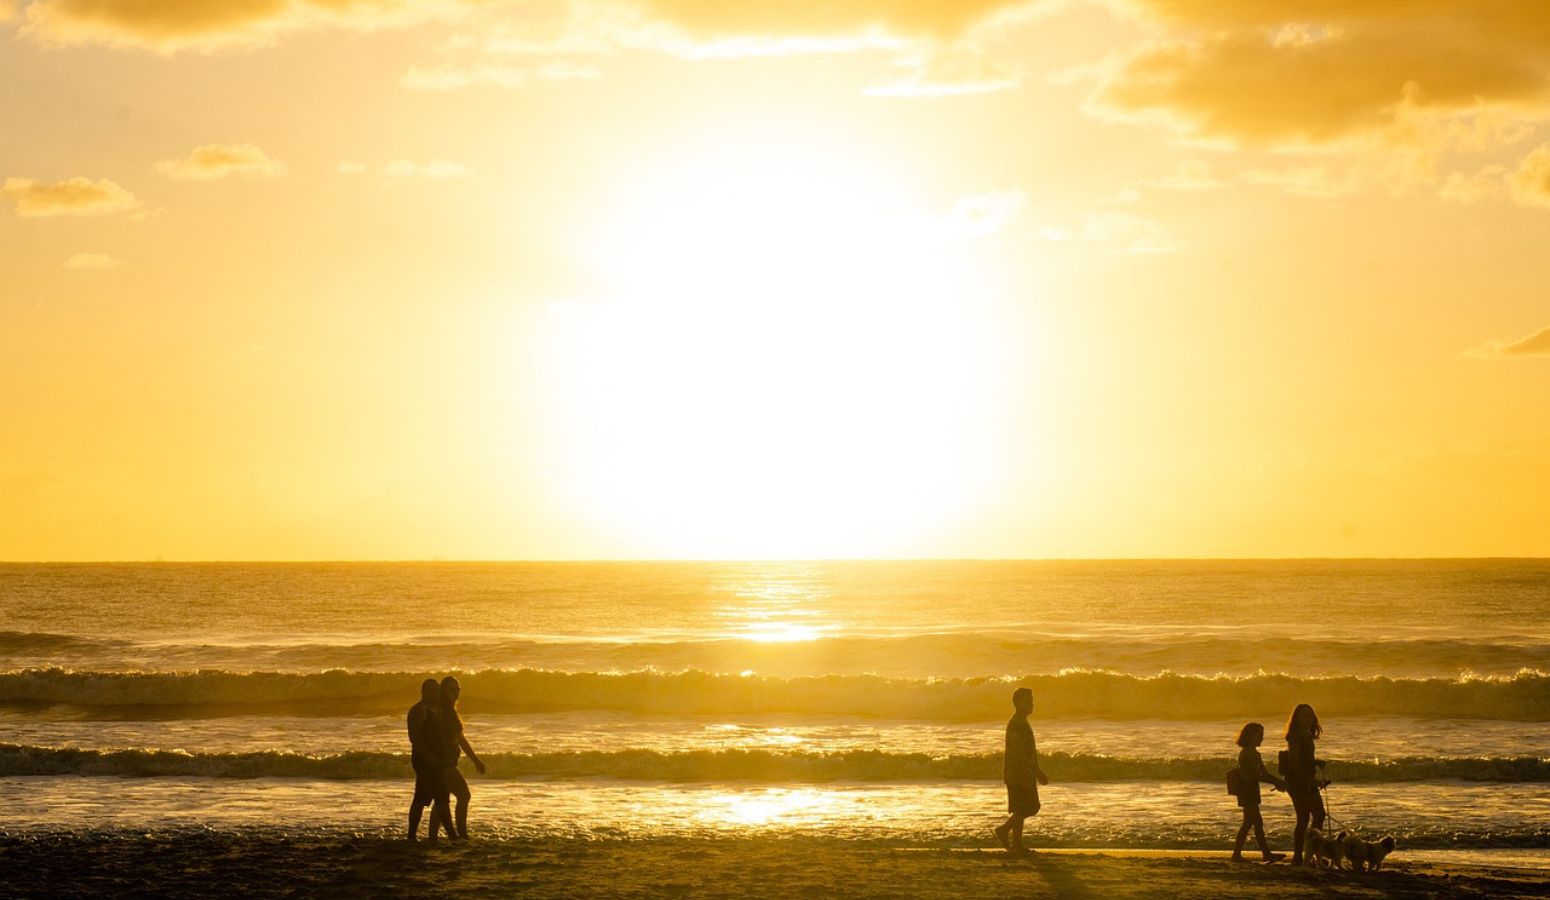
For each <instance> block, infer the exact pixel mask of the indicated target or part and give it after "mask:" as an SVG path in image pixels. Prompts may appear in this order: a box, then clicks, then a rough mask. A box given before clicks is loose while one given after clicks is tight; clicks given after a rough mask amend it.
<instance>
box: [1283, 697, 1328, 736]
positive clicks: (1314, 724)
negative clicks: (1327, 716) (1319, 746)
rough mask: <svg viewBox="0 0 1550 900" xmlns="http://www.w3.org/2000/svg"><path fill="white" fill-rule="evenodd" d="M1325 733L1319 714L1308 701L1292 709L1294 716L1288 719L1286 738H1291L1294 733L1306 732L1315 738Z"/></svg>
mask: <svg viewBox="0 0 1550 900" xmlns="http://www.w3.org/2000/svg"><path fill="white" fill-rule="evenodd" d="M1323 733H1324V728H1323V726H1321V725H1319V714H1318V713H1316V712H1314V711H1313V707H1312V706H1310V705H1308V704H1306V703H1299V704H1297V707H1296V708H1295V709H1293V710H1292V717H1291V718H1289V719H1287V720H1286V738H1287V740H1291V738H1292V736H1293V735H1297V734H1306V735H1307V736H1308V737H1311V738H1313V739H1314V740H1318V739H1319V735H1321V734H1323Z"/></svg>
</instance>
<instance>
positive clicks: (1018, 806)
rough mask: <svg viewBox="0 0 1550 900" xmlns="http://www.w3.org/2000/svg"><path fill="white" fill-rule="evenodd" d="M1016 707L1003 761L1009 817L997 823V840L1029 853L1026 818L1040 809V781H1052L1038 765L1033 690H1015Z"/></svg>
mask: <svg viewBox="0 0 1550 900" xmlns="http://www.w3.org/2000/svg"><path fill="white" fill-rule="evenodd" d="M1012 706H1013V707H1014V708H1015V709H1016V710H1017V711H1016V712H1015V713H1013V714H1012V718H1010V719H1008V720H1007V723H1006V758H1005V759H1004V760H1003V762H1002V765H1001V775H1002V780H1003V781H1005V782H1006V811H1007V812H1008V813H1010V815H1008V816H1007V818H1006V821H1005V822H1003V823H1001V824H1000V825H998V826H996V829H995V831H996V840H998V841H1000V842H1001V846H1002V847H1004V848H1006V850H1007V852H1009V853H1027V852H1029V850H1028V848H1027V847H1026V846H1024V845H1023V822H1024V821H1026V820H1027V818H1028V817H1029V816H1033V815H1038V812H1039V785H1041V784H1049V776H1047V775H1045V774H1044V770H1043V769H1041V768H1039V748H1038V745H1037V744H1035V743H1034V740H1033V726H1032V725H1030V724H1028V717H1029V716H1030V715H1032V714H1033V691H1031V690H1029V689H1028V688H1025V687H1024V688H1018V689H1017V690H1015V691H1013V692H1012Z"/></svg>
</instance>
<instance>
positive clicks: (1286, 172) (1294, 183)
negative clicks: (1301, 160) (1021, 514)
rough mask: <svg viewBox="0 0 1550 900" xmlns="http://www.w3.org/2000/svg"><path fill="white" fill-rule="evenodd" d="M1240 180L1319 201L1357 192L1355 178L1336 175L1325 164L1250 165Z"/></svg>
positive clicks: (1240, 174) (1241, 172)
mask: <svg viewBox="0 0 1550 900" xmlns="http://www.w3.org/2000/svg"><path fill="white" fill-rule="evenodd" d="M1238 177H1239V178H1240V179H1242V180H1243V181H1244V182H1245V183H1247V184H1262V185H1268V186H1270V187H1277V188H1280V189H1281V190H1283V191H1285V192H1286V193H1288V194H1294V195H1296V196H1299V197H1313V198H1315V199H1320V200H1327V199H1329V198H1332V197H1341V196H1344V195H1346V194H1350V193H1351V192H1353V191H1355V190H1356V189H1357V183H1356V182H1355V181H1354V180H1353V179H1352V178H1350V177H1349V176H1342V175H1337V174H1335V173H1334V172H1332V171H1331V170H1330V167H1329V166H1326V165H1291V166H1281V167H1279V168H1264V167H1259V166H1251V167H1249V168H1245V169H1243V170H1241V171H1239V172H1238Z"/></svg>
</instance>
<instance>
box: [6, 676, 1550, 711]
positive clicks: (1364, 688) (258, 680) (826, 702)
mask: <svg viewBox="0 0 1550 900" xmlns="http://www.w3.org/2000/svg"><path fill="white" fill-rule="evenodd" d="M425 677H426V675H425V674H421V673H363V672H348V671H344V670H333V671H328V672H320V673H315V674H306V675H303V674H285V673H272V672H267V673H266V672H259V673H245V674H239V673H233V672H223V671H201V672H185V673H105V672H72V671H67V670H63V669H31V670H24V671H20V672H7V673H0V704H10V705H18V704H49V705H55V704H57V705H66V706H76V707H85V708H103V707H107V708H145V709H147V710H150V711H153V712H154V713H155V715H156V716H158V717H179V716H184V715H187V716H190V717H202V716H211V715H222V714H224V713H226V712H229V711H241V712H244V713H253V712H260V711H268V712H275V711H284V712H287V713H291V714H298V715H339V714H343V713H350V712H378V713H380V712H385V711H392V710H400V709H407V708H408V706H409V705H410V704H411V703H413V702H414V700H415V699H416V698H417V697H418V695H419V684H420V682H421V681H422V680H423V679H424V678H425ZM459 677H460V679H461V680H462V682H463V696H464V706H465V708H466V709H467V710H468V711H470V712H475V713H477V712H480V711H493V712H555V711H568V710H620V711H627V712H649V713H659V714H667V715H693V714H713V715H714V714H756V713H802V714H809V715H844V716H866V717H874V718H891V719H925V720H932V721H945V722H977V721H987V720H994V719H999V718H1001V717H1002V716H1004V715H1006V713H1007V709H1008V708H1009V699H1008V696H1009V693H1010V690H1011V688H1012V687H1013V686H1014V685H1017V684H1021V685H1027V686H1029V687H1031V688H1033V690H1034V693H1035V695H1036V697H1037V698H1038V699H1037V703H1038V716H1039V717H1041V718H1062V717H1096V718H1117V719H1125V718H1162V719H1222V718H1235V717H1239V716H1243V717H1264V716H1267V715H1272V714H1274V713H1276V712H1279V711H1280V710H1287V709H1290V708H1291V707H1292V706H1293V705H1295V704H1296V703H1301V702H1307V703H1312V704H1313V705H1314V706H1315V707H1317V708H1318V709H1319V711H1320V714H1321V715H1325V716H1329V715H1403V716H1414V717H1421V718H1426V717H1451V718H1489V719H1501V720H1508V721H1525V722H1542V721H1550V675H1546V674H1545V673H1542V672H1538V671H1527V670H1526V671H1523V672H1520V673H1519V674H1517V675H1514V676H1469V677H1465V678H1457V679H1453V678H1427V679H1403V678H1386V677H1371V678H1362V677H1356V676H1331V677H1321V678H1299V677H1294V676H1289V675H1278V674H1268V673H1261V674H1257V675H1249V676H1225V675H1219V676H1214V677H1204V676H1197V675H1179V674H1174V673H1166V672H1165V673H1162V674H1159V675H1151V676H1135V675H1123V674H1118V673H1113V672H1091V671H1068V672H1062V673H1060V674H1057V675H1031V676H1028V677H1026V678H1021V679H1011V678H955V679H924V680H922V679H892V678H882V677H878V676H872V675H827V676H815V677H807V678H774V677H763V676H756V675H748V676H737V675H713V674H708V673H705V672H698V671H691V672H680V673H676V674H665V673H660V672H629V673H622V674H606V673H595V672H582V673H570V672H551V671H542V670H534V669H517V670H489V671H483V672H472V673H460V676H459Z"/></svg>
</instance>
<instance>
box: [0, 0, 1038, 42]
mask: <svg viewBox="0 0 1550 900" xmlns="http://www.w3.org/2000/svg"><path fill="white" fill-rule="evenodd" d="M7 2H13V0H0V3H7ZM1040 5H1047V0H828V2H814V0H802V2H794V3H793V2H777V0H746V2H726V0H537V2H528V3H495V2H490V0H219V2H217V0H208V2H204V0H33V2H31V3H29V4H28V6H27V9H26V12H25V30H26V33H27V34H28V35H29V36H30V37H31V38H33V39H34V40H37V41H40V42H42V43H45V44H65V45H69V44H103V45H108V46H117V47H139V48H148V49H152V50H156V51H159V52H169V53H170V52H177V51H181V50H189V49H193V50H202V51H211V50H218V49H224V48H232V47H235V48H253V47H259V46H264V45H268V44H272V43H274V42H275V41H276V40H278V38H279V37H280V36H282V35H284V34H286V33H289V32H295V31H301V30H306V29H315V28H323V27H350V28H362V29H370V28H382V27H392V26H406V25H412V24H417V23H421V22H425V21H432V20H436V21H459V20H465V19H470V18H473V17H476V16H479V15H484V16H487V17H505V18H507V19H508V20H510V19H515V20H517V21H521V20H525V19H535V20H539V21H540V22H542V23H552V22H554V21H556V20H561V21H565V20H571V21H576V22H581V23H583V24H584V25H587V26H595V25H599V24H601V25H605V26H607V27H614V26H616V25H617V24H619V23H626V24H628V25H630V26H631V27H633V28H634V29H636V30H639V31H642V32H652V31H654V32H659V33H663V32H664V29H665V30H676V31H678V32H681V33H683V34H684V35H687V36H688V37H689V39H690V40H691V41H693V42H695V43H703V42H709V41H715V40H718V39H723V38H736V37H761V38H788V37H822V36H836V35H858V34H867V33H887V34H893V35H898V36H903V37H907V38H911V39H932V40H948V39H952V38H955V37H958V36H961V35H963V34H965V33H967V32H968V31H970V30H972V29H973V28H974V27H976V26H978V25H982V24H984V23H987V22H991V21H994V20H996V19H997V18H1000V17H1005V16H1008V15H1015V14H1016V13H1017V11H1018V10H1020V9H1022V8H1027V7H1030V6H1040Z"/></svg>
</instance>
